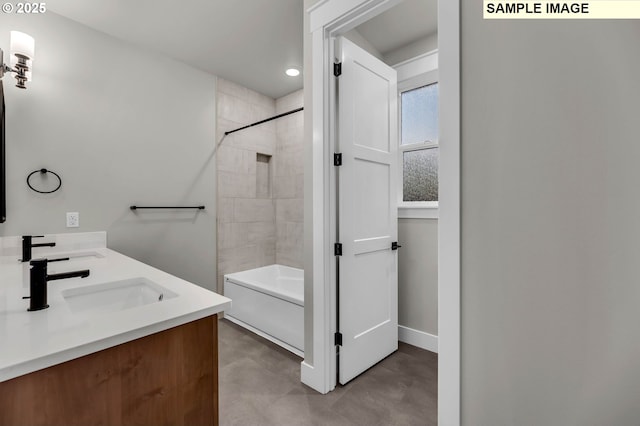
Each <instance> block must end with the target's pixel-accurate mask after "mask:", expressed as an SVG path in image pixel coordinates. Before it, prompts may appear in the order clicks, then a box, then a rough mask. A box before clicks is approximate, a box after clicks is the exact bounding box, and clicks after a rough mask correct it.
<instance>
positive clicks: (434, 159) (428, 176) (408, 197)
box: [402, 148, 440, 201]
mask: <svg viewBox="0 0 640 426" xmlns="http://www.w3.org/2000/svg"><path fill="white" fill-rule="evenodd" d="M439 151H440V148H426V149H418V150H415V151H405V152H404V153H403V161H402V164H403V176H402V193H403V201H438V157H439Z"/></svg>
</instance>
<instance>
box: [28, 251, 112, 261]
mask: <svg viewBox="0 0 640 426" xmlns="http://www.w3.org/2000/svg"><path fill="white" fill-rule="evenodd" d="M34 257H35V256H34ZM46 257H47V258H48V259H61V258H63V257H68V258H69V260H88V259H90V258H96V259H102V258H104V255H103V254H101V253H98V252H97V251H81V252H73V253H51V254H50V255H48V256H46Z"/></svg>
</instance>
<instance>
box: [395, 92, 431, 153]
mask: <svg viewBox="0 0 640 426" xmlns="http://www.w3.org/2000/svg"><path fill="white" fill-rule="evenodd" d="M401 102H402V106H401V108H402V119H401V123H400V126H401V138H400V144H401V145H408V144H412V143H421V142H437V141H438V83H433V84H430V85H428V86H424V87H419V88H417V89H413V90H409V91H407V92H403V93H402V95H401Z"/></svg>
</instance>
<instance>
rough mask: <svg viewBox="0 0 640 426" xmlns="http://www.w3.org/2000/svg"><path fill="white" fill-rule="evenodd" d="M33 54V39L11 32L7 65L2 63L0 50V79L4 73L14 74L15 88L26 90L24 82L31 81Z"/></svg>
mask: <svg viewBox="0 0 640 426" xmlns="http://www.w3.org/2000/svg"><path fill="white" fill-rule="evenodd" d="M34 52H35V42H34V40H33V37H31V36H30V35H28V34H25V33H21V32H20V31H11V54H10V56H11V59H10V61H9V65H7V64H5V63H4V58H3V55H4V52H3V51H2V49H0V79H1V78H2V77H4V74H5V73H9V72H12V73H15V76H14V77H15V78H16V87H18V88H20V89H26V88H27V86H26V84H25V83H26V82H27V81H31V68H32V62H33V56H34Z"/></svg>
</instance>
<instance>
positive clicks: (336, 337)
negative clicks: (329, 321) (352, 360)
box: [333, 332, 342, 346]
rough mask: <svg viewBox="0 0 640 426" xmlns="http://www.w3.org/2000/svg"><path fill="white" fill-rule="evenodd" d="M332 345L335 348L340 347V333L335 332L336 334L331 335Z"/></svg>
mask: <svg viewBox="0 0 640 426" xmlns="http://www.w3.org/2000/svg"><path fill="white" fill-rule="evenodd" d="M333 344H334V345H336V346H342V333H340V332H336V334H334V335H333Z"/></svg>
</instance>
